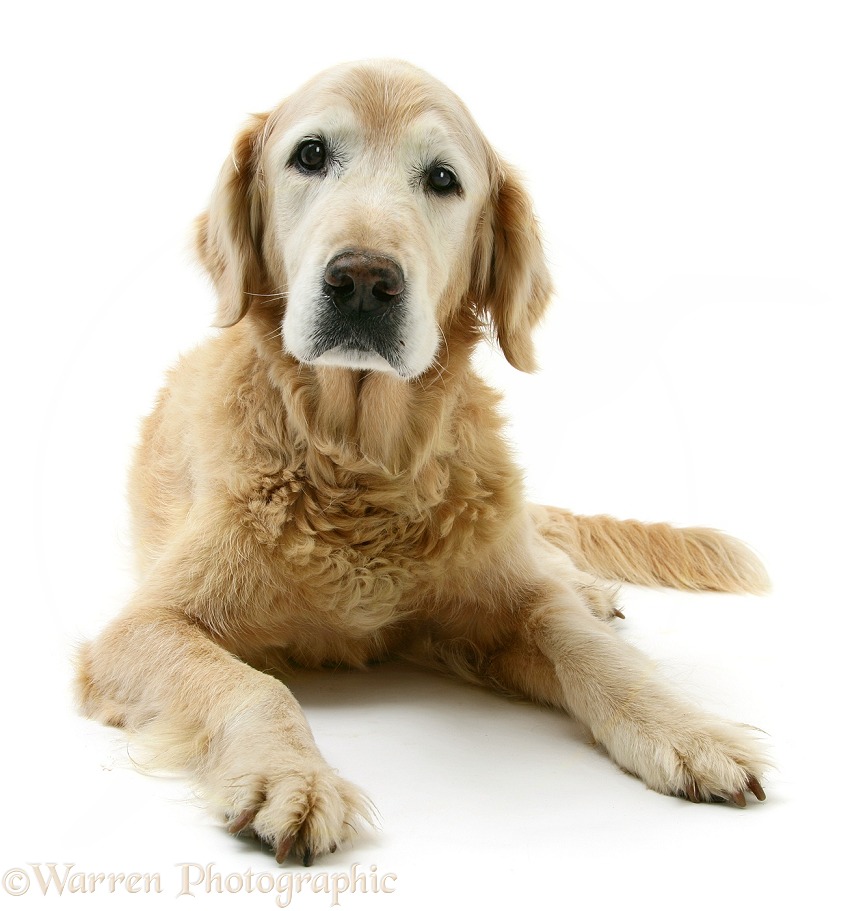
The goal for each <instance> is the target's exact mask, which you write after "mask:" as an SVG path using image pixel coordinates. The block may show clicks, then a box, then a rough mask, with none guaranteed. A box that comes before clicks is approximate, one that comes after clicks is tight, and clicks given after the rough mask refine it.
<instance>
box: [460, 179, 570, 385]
mask: <svg viewBox="0 0 863 911" xmlns="http://www.w3.org/2000/svg"><path fill="white" fill-rule="evenodd" d="M551 293H552V285H551V277H550V275H549V272H548V265H547V263H546V259H545V252H544V251H543V247H542V239H541V237H540V234H539V226H538V225H537V221H536V217H535V216H534V214H533V203H532V202H531V199H530V196H528V194H527V191H526V190H525V188H524V186H523V185H522V183H521V180H520V179H519V178H518V176H517V175H515V174H514V173H513V171H512V169H511V168H510V167H509V166H508V165H505V164H503V163H499V172H498V178H497V180H496V182H495V186H493V187H492V192H491V198H490V200H489V205H488V208H487V211H486V212H485V213H484V215H483V217H482V220H481V222H480V227H479V231H478V236H477V241H476V245H475V248H474V257H473V284H472V287H471V294H472V298H473V301H474V303H475V305H476V309H477V313H478V314H479V315H480V316H481V317H483V318H485V319H486V320H488V321H489V323H490V324H491V327H492V329H493V331H494V334H495V336H496V338H497V341H498V343H499V344H500V347H501V350H502V351H503V353H504V355H505V357H506V359H507V360H508V361H509V362H510V364H512V366H513V367H515V368H517V369H518V370H523V371H525V372H526V373H531V372H532V371H533V370H535V369H536V356H535V353H534V348H533V341H532V339H531V332H532V330H533V327H534V326H535V325H536V324H537V323H538V322H539V320H540V317H541V316H542V315H543V313H544V312H545V308H546V307H547V306H548V302H549V300H550V298H551Z"/></svg>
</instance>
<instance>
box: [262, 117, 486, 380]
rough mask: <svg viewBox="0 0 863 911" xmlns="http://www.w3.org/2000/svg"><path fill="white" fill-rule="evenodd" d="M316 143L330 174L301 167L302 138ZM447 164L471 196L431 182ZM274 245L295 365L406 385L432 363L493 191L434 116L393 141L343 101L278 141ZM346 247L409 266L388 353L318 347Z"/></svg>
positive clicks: (272, 152)
mask: <svg viewBox="0 0 863 911" xmlns="http://www.w3.org/2000/svg"><path fill="white" fill-rule="evenodd" d="M309 138H318V139H321V140H323V141H324V143H325V145H326V146H327V148H328V150H329V155H330V160H329V162H328V165H327V167H326V168H325V169H324V170H323V171H321V172H314V173H311V174H309V173H303V172H302V171H301V170H299V169H298V168H297V167H296V166H295V165H294V164H293V163H292V161H293V157H294V153H295V151H296V149H297V146H298V145H299V144H300V143H302V141H303V140H305V139H309ZM438 162H441V163H446V165H447V166H448V167H450V168H451V169H452V170H453V171H455V173H456V174H457V175H458V178H459V181H460V184H461V186H462V192H461V193H460V194H451V195H447V196H438V195H436V194H434V193H433V192H431V191H430V190H429V189H428V187H427V186H426V184H425V174H426V172H427V170H428V168H430V167H431V166H432V165H433V164H435V163H438ZM267 167H268V169H269V171H270V175H271V178H270V182H269V183H270V186H271V187H273V188H274V190H273V198H272V205H273V222H272V225H271V231H273V232H274V238H273V241H274V243H273V246H274V248H275V250H277V251H278V255H279V256H280V257H281V260H282V264H283V267H284V273H285V277H286V280H287V281H286V284H287V307H286V311H285V316H284V320H283V323H282V338H283V346H284V348H285V350H286V351H287V352H288V353H289V354H291V355H293V356H294V357H296V358H297V359H298V360H300V361H303V362H305V363H312V364H326V365H332V366H341V367H347V368H350V369H357V370H381V371H388V372H395V373H397V374H398V375H399V376H402V377H403V378H405V379H410V378H413V377H416V376H419V375H420V374H422V373H424V372H425V371H426V370H427V369H429V367H431V366H432V364H433V363H434V362H435V358H436V356H437V353H438V349H439V346H440V345H441V332H440V329H439V326H438V315H439V305H440V303H441V299H442V296H443V294H444V292H445V290H446V289H447V286H448V284H449V282H450V279H451V277H452V275H453V273H454V271H455V269H456V267H457V266H463V264H464V261H465V259H466V258H469V257H470V251H471V242H472V230H473V226H474V224H475V222H476V218H477V216H478V213H479V208H480V205H481V201H482V200H483V199H484V198H485V194H486V192H487V185H488V178H487V176H486V173H485V170H484V169H483V168H481V167H479V166H478V164H477V163H476V162H475V161H473V160H472V159H471V156H470V155H468V154H467V152H466V150H465V149H463V148H462V147H461V146H460V145H459V144H458V142H457V141H456V140H455V139H454V138H453V137H452V136H451V135H450V133H449V132H448V131H447V129H446V128H445V126H444V125H443V122H442V120H441V119H440V118H438V117H437V116H436V115H434V114H430V113H429V114H424V115H422V116H421V117H420V118H418V119H416V120H415V121H413V122H412V123H411V124H410V125H409V126H408V127H407V128H405V129H404V130H403V131H402V132H401V134H400V135H399V136H398V137H397V138H396V139H392V138H390V139H384V138H383V137H379V136H369V135H368V134H367V133H366V132H364V130H363V129H362V127H361V124H360V123H359V121H358V118H357V117H356V116H355V115H354V113H353V112H352V111H351V110H350V108H349V107H346V106H345V105H344V104H341V105H339V104H332V105H331V106H329V107H327V108H326V109H325V110H323V111H321V112H319V113H316V114H314V115H313V116H311V117H307V118H303V119H300V120H298V121H297V122H296V123H294V124H293V125H292V126H291V127H289V128H288V129H287V130H286V131H285V132H284V134H282V135H281V136H279V137H276V138H271V140H270V149H269V152H268V155H267ZM346 251H354V252H369V253H375V254H380V255H383V256H386V257H389V258H390V259H392V260H394V261H395V262H396V263H398V265H399V266H400V267H401V269H402V271H403V273H404V279H405V291H404V294H403V296H402V301H401V302H400V303H399V305H398V312H397V314H396V315H395V316H394V317H393V320H394V328H393V329H392V335H393V344H392V345H391V346H390V347H389V348H388V349H387V350H386V351H382V352H380V353H379V352H377V351H369V350H359V349H356V348H351V347H350V343H348V344H346V345H340V344H336V345H334V346H332V347H329V348H327V349H326V350H323V351H322V350H320V349H321V344H322V343H321V340H320V339H321V332H322V326H323V325H325V324H326V321H327V320H328V319H330V320H331V319H332V318H333V313H332V310H333V306H334V305H333V303H332V301H331V300H330V299H328V298H327V297H326V295H325V294H324V293H323V287H324V281H323V276H324V271H325V269H326V266H327V263H328V262H329V261H330V260H331V259H332V258H333V257H334V256H336V255H338V254H339V253H344V252H346Z"/></svg>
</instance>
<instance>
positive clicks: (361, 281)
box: [324, 252, 405, 316]
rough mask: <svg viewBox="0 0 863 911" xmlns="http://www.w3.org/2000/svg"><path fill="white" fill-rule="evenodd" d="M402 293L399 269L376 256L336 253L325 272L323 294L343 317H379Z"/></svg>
mask: <svg viewBox="0 0 863 911" xmlns="http://www.w3.org/2000/svg"><path fill="white" fill-rule="evenodd" d="M404 290H405V276H404V273H403V272H402V270H401V266H399V264H398V263H397V262H395V260H392V259H390V258H389V257H388V256H381V255H380V254H379V253H365V252H348V253H339V254H338V256H334V257H333V258H332V259H331V260H330V261H329V262H328V263H327V268H326V270H325V271H324V293H325V294H326V295H327V296H328V297H329V298H330V299H331V300H332V301H333V303H334V304H335V305H336V307H338V309H339V310H340V311H341V312H342V313H343V314H345V315H346V316H349V315H356V316H364V315H373V314H375V315H377V314H381V313H383V312H384V311H385V310H387V309H388V308H389V307H391V306H392V305H393V304H395V303H398V302H399V301H400V300H401V297H402V294H403V293H404Z"/></svg>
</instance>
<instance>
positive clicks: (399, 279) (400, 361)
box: [312, 250, 408, 375]
mask: <svg viewBox="0 0 863 911" xmlns="http://www.w3.org/2000/svg"><path fill="white" fill-rule="evenodd" d="M407 295H408V287H407V284H406V281H405V276H404V272H403V270H402V268H401V266H400V265H399V264H398V263H397V262H396V261H395V260H393V259H391V258H390V257H388V256H384V255H383V254H380V253H374V252H370V251H366V250H347V251H343V252H341V253H338V254H336V255H335V256H334V257H333V258H332V259H331V260H330V261H329V262H328V263H327V265H326V267H325V268H324V272H323V277H322V282H321V291H320V298H319V307H318V311H317V317H316V319H315V328H314V332H313V351H312V355H313V358H314V357H319V356H321V355H323V354H324V353H326V352H332V353H336V354H338V356H339V358H340V360H342V361H346V362H348V363H349V364H350V363H353V361H356V366H357V367H362V366H364V361H367V360H368V358H367V357H365V358H364V357H363V356H364V355H365V356H367V355H369V354H377V355H379V356H380V357H382V358H383V359H384V360H385V361H386V362H387V363H388V364H389V365H390V366H391V367H392V368H393V369H394V370H395V371H396V372H397V373H400V374H403V375H404V374H405V373H406V372H407V368H406V366H405V363H404V351H405V339H404V333H405V318H406V316H405V310H406V300H407Z"/></svg>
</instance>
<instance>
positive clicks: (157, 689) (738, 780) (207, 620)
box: [78, 63, 767, 863]
mask: <svg viewBox="0 0 863 911" xmlns="http://www.w3.org/2000/svg"><path fill="white" fill-rule="evenodd" d="M319 131H329V132H327V135H330V134H331V133H333V132H334V133H335V134H337V136H338V141H339V142H340V143H341V146H340V155H341V156H342V157H341V160H340V161H339V163H338V168H339V170H338V173H336V172H335V166H334V168H333V173H327V174H323V175H319V176H316V177H315V178H314V181H310V179H306V177H305V176H304V175H303V174H299V173H298V172H297V171H296V169H294V170H291V166H290V163H289V160H290V156H291V154H292V149H293V148H294V147H295V146H296V144H297V142H298V141H300V140H302V138H303V137H304V136H306V135H308V134H311V135H318V133H319ZM424 156H425V157H424ZM441 156H445V157H446V161H447V163H448V164H450V165H451V166H453V167H454V169H456V171H457V172H458V175H459V178H460V179H461V181H462V184H463V191H462V192H460V193H459V194H458V195H456V196H450V197H445V198H432V197H431V196H430V195H429V193H428V191H427V189H425V188H424V187H423V186H422V185H418V184H417V182H416V178H415V177H414V176H411V175H412V174H414V172H415V171H416V168H417V166H418V163H419V165H422V166H425V165H426V164H427V163H428V160H429V157H438V158H439V157H441ZM411 181H413V182H411ZM197 244H198V250H199V253H200V256H201V259H202V261H203V263H204V264H205V266H206V268H207V269H208V270H209V273H210V275H211V276H212V279H213V282H214V284H215V287H216V290H217V293H218V322H219V324H220V325H222V326H223V327H226V328H225V329H224V331H223V332H222V333H221V334H220V335H219V337H217V338H215V339H214V340H212V341H210V342H208V343H207V344H205V345H203V346H202V347H200V348H199V349H197V350H195V351H193V352H192V353H191V354H189V355H188V356H186V357H185V358H184V359H183V360H182V361H181V362H180V363H179V365H178V366H177V367H176V368H175V369H174V370H173V371H172V372H171V373H170V375H169V377H168V382H167V385H166V387H165V390H164V391H163V393H162V395H161V398H160V400H159V402H158V405H157V407H156V409H155V411H154V412H153V414H152V415H150V417H149V418H148V419H147V421H146V422H145V424H144V428H143V434H142V439H141V443H140V446H139V448H138V451H137V456H136V459H135V464H134V469H133V471H132V475H131V503H132V509H133V515H134V526H135V536H136V541H137V553H138V558H139V565H140V575H141V578H140V586H139V588H138V590H137V593H136V594H135V596H134V597H133V599H132V601H131V603H130V604H129V605H128V606H127V608H126V609H125V611H124V612H123V613H122V614H121V615H120V616H119V617H118V618H117V619H116V620H115V621H114V622H113V623H112V624H111V625H110V626H109V627H108V628H107V629H106V630H105V631H104V632H103V633H102V635H101V636H100V637H99V638H98V639H96V640H94V641H93V642H90V643H88V644H87V645H86V646H85V647H84V648H83V649H82V650H81V652H80V656H79V676H78V692H79V697H80V702H81V706H82V708H83V710H84V711H85V712H86V713H87V714H88V715H90V716H92V717H94V718H98V719H100V720H102V721H104V722H106V723H109V724H113V725H118V726H120V727H123V728H125V729H127V730H128V731H129V732H130V733H131V734H133V735H134V736H136V737H138V738H139V739H141V740H142V741H143V742H144V743H145V744H146V743H148V744H150V745H151V746H152V747H153V749H154V753H155V754H156V755H157V756H158V757H159V759H160V761H161V762H162V763H163V764H166V765H167V764H179V765H181V766H183V767H185V768H188V769H189V770H190V771H191V772H192V773H193V774H194V776H195V777H196V780H197V782H198V784H199V785H200V786H201V787H202V788H203V790H204V792H205V793H206V794H207V795H208V798H209V800H210V802H211V804H212V806H213V807H214V808H215V809H216V810H218V811H219V812H221V813H223V814H224V815H225V818H226V820H227V824H228V827H229V829H230V830H231V831H233V832H238V831H240V830H242V829H244V828H246V827H252V828H253V829H254V830H255V831H256V832H257V833H258V835H260V837H261V838H263V839H265V840H266V841H268V842H269V843H271V844H272V845H273V847H274V850H275V852H276V855H277V857H278V859H279V860H282V859H284V858H285V857H286V856H287V855H288V854H289V853H292V852H293V853H295V854H297V855H298V856H300V857H301V858H302V859H304V860H305V862H307V863H309V862H311V860H312V859H313V858H314V857H315V856H316V855H318V854H320V853H321V852H324V851H329V850H332V849H335V848H336V847H337V846H338V845H340V844H341V843H342V842H343V841H345V840H346V839H348V838H349V837H350V836H351V834H352V833H353V832H354V831H355V830H356V829H357V828H359V826H360V825H361V823H363V822H370V821H371V820H372V818H373V813H372V810H371V805H370V804H369V802H368V800H367V799H366V798H365V797H364V796H363V795H362V793H361V792H360V791H359V790H357V788H356V787H355V786H354V785H352V784H349V783H348V782H346V781H345V780H343V779H342V778H341V777H340V776H339V775H337V774H336V773H335V772H334V771H333V770H332V769H331V768H330V767H329V765H328V764H327V763H326V761H325V759H324V758H323V757H322V756H321V754H320V752H319V751H318V748H317V746H316V745H315V742H314V739H313V737H312V733H311V731H310V729H309V726H308V724H307V722H306V720H305V718H304V716H303V712H302V710H301V708H300V706H299V705H298V704H297V702H296V700H295V699H294V697H293V696H292V695H291V693H290V691H289V690H288V688H287V687H286V686H285V685H284V684H283V683H282V682H280V681H279V680H277V679H276V678H275V677H273V676H271V675H270V674H268V673H265V672H264V671H262V670H259V669H258V668H272V667H274V666H277V664H278V663H280V662H281V663H293V664H301V665H306V666H319V665H322V664H327V663H338V664H342V665H355V666H362V665H365V664H367V663H368V662H371V661H378V660H381V659H385V658H388V657H392V656H399V655H402V656H405V655H406V656H409V657H412V658H414V659H415V660H417V661H423V662H432V663H434V664H437V665H440V666H443V667H445V668H448V669H449V670H451V671H454V672H457V673H460V674H462V675H464V676H466V677H468V678H469V679H472V680H475V681H478V682H484V683H488V684H490V685H494V686H497V687H499V688H501V689H503V690H506V691H510V692H515V693H519V694H524V695H527V696H529V697H531V698H533V699H535V700H537V701H539V702H542V703H547V704H551V705H555V706H559V707H561V708H562V709H565V710H566V711H567V712H570V713H571V714H572V715H573V716H574V717H575V718H577V719H579V720H580V721H581V722H583V723H584V724H585V725H586V726H587V727H588V728H589V730H590V731H591V732H592V734H593V736H594V738H595V739H596V741H597V742H598V743H600V744H602V745H603V746H604V747H605V749H606V750H607V751H608V753H609V754H610V756H611V757H612V758H613V759H614V760H615V761H616V762H617V763H618V764H619V765H620V766H621V767H622V768H624V769H627V770H628V771H630V772H632V773H634V774H636V775H639V776H641V778H642V779H644V781H645V782H646V783H647V784H648V785H649V786H650V787H652V788H654V789H656V790H657V791H660V792H662V793H666V794H677V795H682V796H687V797H689V798H690V799H692V800H709V799H711V798H724V799H726V800H731V801H734V802H736V803H742V802H743V801H744V798H743V794H744V792H745V791H747V790H751V791H753V792H754V793H755V794H756V795H757V796H759V797H762V796H763V794H762V792H761V787H760V784H759V779H760V777H761V776H762V773H763V771H764V769H765V761H764V757H763V755H762V753H761V750H760V748H759V746H758V744H757V742H756V741H755V740H754V739H753V737H752V735H751V734H750V732H749V731H748V730H746V729H745V728H744V727H742V726H740V725H735V724H730V723H727V722H724V721H720V720H717V719H714V718H710V717H707V716H705V715H703V714H701V713H700V712H699V711H698V710H696V709H695V708H693V707H692V706H691V705H689V704H688V703H687V702H686V701H685V700H683V699H681V698H680V697H678V696H677V695H676V694H675V693H674V692H672V691H671V690H670V689H669V688H668V687H667V686H666V685H665V684H664V683H663V682H661V681H660V680H659V679H658V678H657V677H656V676H655V675H654V673H653V672H652V670H651V668H650V665H649V663H648V662H647V660H646V659H645V658H644V657H643V656H642V655H640V654H639V653H638V652H637V651H636V650H635V649H633V648H632V647H631V646H629V645H627V644H626V643H624V642H623V641H621V639H620V638H619V637H618V636H617V634H616V633H615V631H614V629H613V628H612V624H611V622H610V621H612V620H613V618H614V617H615V616H616V615H619V612H618V611H617V610H616V608H615V600H614V592H615V590H616V589H615V585H614V584H613V583H614V582H615V581H618V582H619V581H621V580H624V581H630V582H635V583H639V584H643V585H671V586H675V587H680V588H691V589H692V588H694V589H709V590H718V591H734V592H743V591H763V590H764V589H765V588H766V586H767V579H766V576H765V574H764V570H763V568H762V567H761V565H760V564H759V563H758V561H757V560H756V558H755V557H754V556H753V555H752V554H751V553H750V552H749V551H747V550H746V548H745V547H743V545H741V544H739V543H737V542H735V541H733V540H731V539H728V538H725V537H723V536H722V535H720V534H718V533H717V532H714V531H709V530H705V529H673V528H671V527H669V526H665V525H642V524H639V523H637V522H619V521H616V520H614V519H610V518H606V517H594V518H586V517H578V516H574V515H571V514H569V513H567V512H565V511H563V510H559V509H555V508H551V507H539V506H531V505H528V504H527V503H526V502H525V500H524V495H523V491H522V484H521V480H520V473H519V470H518V469H517V468H516V466H515V465H514V464H513V462H512V460H511V458H510V455H509V452H508V451H507V447H506V444H505V442H504V437H503V428H502V422H501V418H500V417H499V415H498V411H497V405H498V396H497V394H496V393H495V392H493V391H492V390H491V389H490V388H488V387H487V386H486V385H485V384H484V383H483V381H482V380H480V379H479V378H478V376H477V375H476V374H475V373H474V372H473V370H472V369H471V364H470V355H471V351H472V349H473V347H474V346H475V344H476V342H477V340H478V339H479V337H480V336H481V334H482V333H483V332H485V331H491V332H492V333H493V334H494V336H495V337H496V338H497V340H498V342H499V344H500V346H501V348H502V350H503V353H504V354H505V356H506V357H507V359H508V360H509V361H510V362H511V363H512V364H513V365H514V366H516V367H518V368H519V369H522V370H530V369H531V368H532V367H533V366H534V353H533V347H532V345H531V338H530V335H531V329H532V327H533V326H534V325H535V323H536V322H537V320H538V319H539V318H540V316H541V315H542V312H543V310H544V309H545V307H546V304H547V302H548V299H549V295H550V292H551V285H550V281H549V277H548V273H547V269H546V264H545V260H544V257H543V253H542V246H541V243H540V239H539V234H538V230H537V227H536V223H535V220H534V216H533V212H532V207H531V203H530V200H529V198H528V197H527V195H526V193H525V192H524V189H523V188H522V186H521V184H520V182H519V180H518V179H517V177H516V176H515V175H514V173H513V172H512V170H511V169H510V168H509V166H508V165H506V164H505V163H504V162H502V161H501V160H500V159H499V158H498V157H497V156H496V155H495V153H494V152H493V150H492V149H491V148H490V146H489V145H488V143H487V142H486V140H485V139H484V137H483V136H482V134H481V133H480V131H479V130H478V129H477V127H476V126H475V124H474V122H473V120H472V119H471V117H470V115H469V114H468V112H467V111H466V110H465V108H464V106H463V105H462V103H461V102H460V101H459V100H458V99H457V98H456V97H455V96H454V95H453V94H452V93H451V92H449V91H448V90H446V89H445V88H444V87H443V86H441V85H440V84H439V83H437V82H436V81H434V80H433V79H431V78H430V77H429V76H427V75H426V74H424V73H422V72H421V71H419V70H416V69H414V68H412V67H409V66H407V65H405V64H399V63H375V64H361V65H351V66H345V67H340V68H337V69H336V70H333V71H329V72H327V73H325V74H322V75H321V76H319V77H317V78H316V79H315V80H313V81H312V82H310V83H309V84H307V85H306V86H305V87H303V88H302V89H301V90H300V91H299V92H297V93H296V94H295V95H293V96H291V98H289V99H288V100H287V101H285V102H284V103H283V104H282V105H280V106H279V107H278V108H276V109H275V110H274V111H273V112H272V113H270V114H268V115H260V116H257V117H255V118H253V119H252V120H251V122H250V123H249V124H248V126H247V127H246V128H245V129H244V131H243V132H242V133H241V134H240V135H239V137H238V139H237V141H236V144H235V147H234V150H233V152H232V154H231V155H230V156H229V157H228V159H227V161H226V163H225V167H224V168H223V171H222V174H221V176H220V178H219V181H218V184H217V187H216V191H215V193H214V196H213V199H212V203H211V205H210V208H209V210H208V212H207V213H205V214H204V215H203V216H201V218H200V219H199V221H198V225H197ZM340 248H361V249H370V250H375V251H378V252H381V251H382V252H384V253H386V254H387V255H389V256H391V257H393V258H394V259H397V260H399V261H400V262H401V263H402V266H403V267H404V269H405V274H406V276H408V277H409V280H410V283H411V284H410V288H411V292H410V295H409V296H407V297H406V300H405V307H406V314H407V315H406V317H405V336H404V343H405V347H406V349H408V350H409V351H410V352H412V353H411V354H410V356H409V357H407V360H406V363H407V362H409V363H408V367H407V368H406V369H405V372H404V375H398V372H397V371H395V370H393V369H389V368H388V366H387V365H386V364H385V363H375V364H371V365H370V367H364V366H363V364H362V363H361V359H360V358H359V357H358V358H357V363H356V364H354V365H353V366H354V369H351V364H350V363H349V364H348V366H347V367H346V366H332V365H331V364H328V363H327V362H326V359H325V358H324V359H322V360H320V361H315V360H314V359H311V361H310V362H305V358H306V355H305V354H304V352H305V351H306V350H307V349H306V348H304V345H306V341H304V340H305V339H306V338H307V336H308V332H309V331H310V327H312V329H313V328H314V320H315V319H316V318H317V311H316V309H315V304H314V299H313V292H314V289H315V286H316V282H319V279H318V278H316V277H315V276H316V275H317V274H318V273H319V272H320V270H321V269H322V268H323V266H324V264H325V263H326V261H327V257H328V256H331V255H332V253H333V251H334V250H338V249H340ZM348 359H349V360H350V356H348ZM597 577H599V579H600V580H602V579H605V580H608V581H607V582H603V581H598V580H597Z"/></svg>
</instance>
